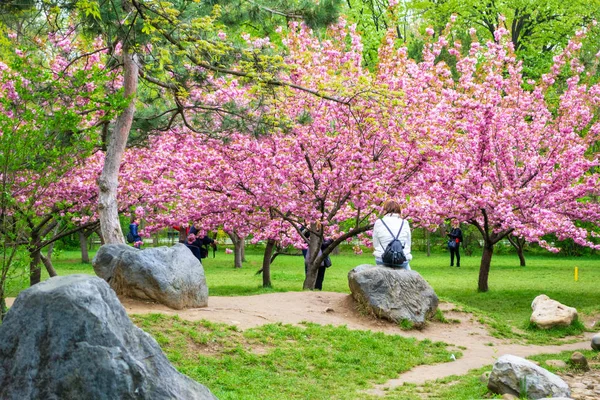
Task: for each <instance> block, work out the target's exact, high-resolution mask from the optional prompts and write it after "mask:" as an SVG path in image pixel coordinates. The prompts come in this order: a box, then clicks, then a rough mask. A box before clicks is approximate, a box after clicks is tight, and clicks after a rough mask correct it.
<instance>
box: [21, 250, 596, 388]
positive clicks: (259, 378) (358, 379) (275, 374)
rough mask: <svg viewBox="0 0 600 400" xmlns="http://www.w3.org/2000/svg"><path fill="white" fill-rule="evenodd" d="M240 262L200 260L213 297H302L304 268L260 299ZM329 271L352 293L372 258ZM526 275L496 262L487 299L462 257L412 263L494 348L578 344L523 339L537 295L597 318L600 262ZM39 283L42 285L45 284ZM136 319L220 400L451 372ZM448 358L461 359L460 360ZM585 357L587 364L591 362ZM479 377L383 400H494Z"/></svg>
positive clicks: (71, 266) (321, 337)
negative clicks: (480, 326) (457, 262)
mask: <svg viewBox="0 0 600 400" xmlns="http://www.w3.org/2000/svg"><path fill="white" fill-rule="evenodd" d="M91 256H93V254H91ZM78 257H79V253H78V252H66V251H65V252H61V253H60V254H58V256H57V257H55V258H54V264H55V267H56V269H57V271H58V273H59V274H60V275H65V274H74V273H85V274H93V273H94V272H93V268H92V266H91V265H90V264H83V263H81V262H79V261H78ZM247 258H248V261H247V262H246V263H244V267H243V268H241V269H234V268H233V255H229V254H225V253H224V252H223V251H221V252H219V253H218V254H217V257H216V258H214V259H213V258H208V259H206V260H204V263H203V264H204V269H205V272H206V277H207V282H208V285H209V291H210V295H212V296H240V295H255V294H261V293H269V292H286V291H300V290H302V282H303V280H304V266H303V259H302V257H300V256H279V257H278V258H277V259H276V260H275V262H274V263H273V265H272V267H271V270H272V271H271V277H272V283H273V287H272V288H269V289H264V288H262V287H261V284H262V276H260V275H256V274H255V273H256V271H257V270H258V269H260V267H261V265H262V254H261V252H260V250H257V249H252V248H250V249H248V252H247ZM332 261H333V266H332V267H331V268H329V269H328V270H327V274H326V277H325V282H324V288H325V290H327V291H335V292H343V293H349V289H348V279H347V274H348V271H349V270H351V269H352V268H354V267H355V266H357V265H359V264H363V263H372V261H373V260H372V257H371V256H370V255H361V256H356V255H354V254H348V253H342V254H341V255H334V256H332ZM527 263H528V265H527V267H520V266H518V258H517V257H516V256H515V255H495V256H494V258H493V260H492V269H491V271H490V280H489V287H490V291H489V292H487V293H479V292H477V279H478V273H479V257H477V256H472V257H466V256H463V258H462V260H461V268H460V269H459V268H451V267H449V257H448V255H447V254H441V253H440V254H433V255H432V256H431V257H426V256H425V255H424V254H421V253H415V254H414V260H413V261H412V262H411V266H412V268H413V269H414V270H416V271H418V272H419V273H421V275H422V276H423V277H424V278H425V279H426V280H427V281H428V282H429V283H430V284H431V286H432V287H433V288H434V290H435V291H436V293H437V294H438V296H439V297H440V298H441V299H443V300H447V301H452V302H454V303H456V304H457V307H458V308H459V309H462V310H465V311H468V312H472V313H473V314H474V315H475V317H476V318H477V319H478V320H480V321H482V322H484V323H486V324H487V325H488V326H489V327H490V328H491V331H492V332H493V334H494V335H496V336H498V337H505V338H512V339H520V340H524V341H526V342H529V343H540V344H544V343H552V342H553V341H555V339H556V338H560V337H564V336H570V335H576V334H578V333H580V332H581V331H582V330H583V329H584V327H583V325H582V324H581V323H576V324H574V325H573V326H571V327H567V328H557V329H552V330H539V329H535V328H533V327H531V326H530V324H529V317H530V315H531V302H532V300H533V299H534V298H535V297H536V296H537V295H539V294H546V295H548V296H550V297H551V298H553V299H555V300H558V301H560V302H562V303H564V304H566V305H569V306H572V307H575V308H577V309H578V311H579V312H580V314H581V313H598V312H600V291H598V290H597V283H596V282H598V281H599V279H600V257H592V256H589V257H585V258H562V257H558V256H553V255H547V256H529V257H527ZM575 266H577V267H579V281H577V282H575V281H574V279H573V269H574V267H575ZM44 279H47V276H46V275H45V272H44ZM26 286H27V279H26V275H25V274H22V276H21V277H20V278H19V279H15V280H13V281H11V282H10V285H9V288H10V290H11V291H10V295H15V294H17V293H18V291H20V290H22V289H23V288H25V287H26ZM133 319H134V321H135V322H136V323H137V324H138V325H139V326H140V327H142V328H143V329H144V330H146V331H148V332H149V333H150V334H152V335H153V336H154V337H155V339H156V340H157V341H158V343H159V344H160V345H161V347H162V348H163V349H164V350H165V352H166V354H167V356H168V357H169V359H170V360H171V362H173V363H174V365H175V366H176V367H177V368H178V369H179V370H180V371H181V372H183V373H185V374H187V375H188V376H190V377H192V378H194V379H197V380H198V381H200V382H202V383H203V384H206V385H207V386H208V387H209V388H210V389H211V390H212V391H213V392H214V393H215V394H216V395H217V396H218V398H220V399H270V398H273V399H275V398H290V399H293V398H302V399H320V398H332V399H356V398H361V399H375V398H376V397H373V396H369V395H368V394H366V393H365V392H363V391H364V390H366V389H369V388H371V387H373V385H374V384H376V383H382V382H384V381H386V380H387V379H390V378H395V377H397V375H398V373H400V372H402V371H407V370H409V369H411V368H412V367H414V366H416V365H420V364H427V363H436V362H444V361H448V360H449V352H448V351H447V350H446V348H445V345H444V344H442V343H432V342H430V341H423V342H419V341H416V340H413V339H406V338H402V337H400V336H395V335H384V334H382V333H374V332H370V331H351V330H348V329H346V328H345V327H333V326H319V325H315V324H309V323H306V324H304V325H303V326H301V327H294V326H289V325H281V324H275V325H273V324H271V325H265V326H262V327H259V328H255V329H250V330H247V331H244V332H241V331H239V330H238V329H237V328H236V327H234V326H227V325H221V324H213V323H209V322H206V321H201V322H187V321H182V320H179V319H178V318H176V317H175V318H172V317H165V316H162V315H148V316H136V317H134V318H133ZM436 319H437V320H438V321H440V322H445V323H454V322H455V321H453V320H449V321H448V320H446V318H445V317H444V315H443V313H441V312H440V313H438V314H437V315H436ZM515 328H518V329H515ZM452 352H454V353H455V354H457V353H456V349H453V351H452ZM457 355H458V354H457ZM569 355H570V353H568V355H567V354H566V353H565V354H564V355H558V356H557V355H552V356H547V358H559V359H563V358H564V359H565V361H566V360H567V359H568V356H569ZM586 355H587V354H586ZM591 356H593V354H591V355H590V356H588V358H590V357H591ZM540 357H542V358H540V359H539V360H543V357H545V356H540ZM561 357H562V358H561ZM537 358H538V357H534V359H537ZM549 369H550V370H552V368H549ZM486 370H487V371H489V370H491V366H489V367H486V368H482V369H479V370H474V371H471V372H469V374H467V375H464V376H460V377H457V376H452V377H448V378H445V379H442V380H438V381H436V382H430V383H427V384H426V385H424V386H415V385H405V386H403V387H400V388H395V389H393V390H389V391H387V392H386V396H385V398H386V399H392V400H395V399H415V398H430V399H449V398H452V399H457V400H460V399H475V398H494V397H492V396H491V395H490V394H488V393H487V388H486V386H485V384H483V383H481V382H480V381H479V376H480V375H481V373H483V372H484V371H486ZM498 398H499V397H498Z"/></svg>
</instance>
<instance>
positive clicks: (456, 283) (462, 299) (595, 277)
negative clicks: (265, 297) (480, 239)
mask: <svg viewBox="0 0 600 400" xmlns="http://www.w3.org/2000/svg"><path fill="white" fill-rule="evenodd" d="M221 250H222V249H221ZM90 256H93V254H91V255H90ZM413 256H414V258H413V261H412V262H411V266H412V268H413V269H414V270H416V271H418V272H419V273H420V274H421V275H422V276H423V277H424V278H425V279H426V280H427V281H428V282H429V283H430V284H431V286H432V287H433V288H434V290H435V292H436V293H437V294H438V296H439V297H440V298H441V299H442V300H446V301H451V302H454V303H456V304H457V305H458V307H459V308H461V309H464V310H466V311H470V312H474V313H475V314H476V315H477V316H478V317H480V318H481V320H482V321H484V322H486V323H487V324H488V325H490V326H491V327H493V328H494V329H493V332H494V333H495V334H496V335H497V336H501V337H508V338H517V336H516V335H514V334H512V333H511V330H512V329H511V327H516V328H518V329H520V330H527V328H528V325H529V324H528V321H529V317H530V316H531V302H532V301H533V299H534V298H535V297H536V296H538V295H539V294H546V295H548V296H549V297H550V298H552V299H555V300H557V301H560V302H561V303H563V304H566V305H568V306H571V307H575V308H577V310H578V311H579V312H580V313H589V314H591V313H598V312H600V290H598V289H597V282H600V256H595V257H594V256H587V257H572V258H567V257H561V256H557V255H553V254H548V255H544V256H533V255H532V256H527V266H526V267H520V266H519V260H518V258H517V257H516V255H513V254H508V255H504V254H501V255H494V257H493V259H492V267H491V271H490V276H489V288H490V290H489V291H488V292H486V293H479V292H477V280H478V275H479V261H480V259H479V257H478V256H470V257H467V256H464V255H463V257H462V260H461V268H452V267H450V266H449V256H448V254H447V253H433V254H432V255H431V256H430V257H427V256H426V255H425V254H423V253H418V252H416V253H414V254H413ZM78 257H79V253H78V252H76V251H73V252H71V251H63V252H61V253H60V254H59V255H58V257H55V258H54V260H53V261H54V264H55V267H56V269H57V271H58V273H59V275H63V274H73V273H86V274H93V273H94V272H93V268H92V266H91V265H90V264H83V263H81V262H80V261H78ZM246 258H247V260H248V261H247V262H245V263H244V266H243V268H240V269H234V268H233V254H225V253H224V251H219V252H217V254H216V258H212V256H209V258H207V259H205V260H204V261H203V265H204V269H205V272H206V279H207V282H208V286H209V294H210V295H212V296H240V295H254V294H262V293H271V292H287V291H301V290H302V282H303V280H304V265H303V259H302V256H288V255H280V256H278V257H277V258H276V259H275V261H274V262H273V264H272V266H271V281H272V284H273V287H272V288H262V275H256V272H257V271H258V270H259V269H260V268H261V265H262V252H261V249H259V248H253V247H249V248H248V249H247V255H246ZM372 261H373V258H372V256H371V255H370V254H362V255H355V254H353V253H351V252H344V251H342V253H341V254H339V255H333V256H332V262H333V266H332V267H331V268H329V269H328V270H327V273H326V276H325V281H324V284H323V287H324V289H325V290H327V291H333V292H342V293H349V288H348V278H347V275H348V271H350V270H351V269H352V268H354V267H355V266H357V265H360V264H364V263H372ZM575 266H577V267H578V269H579V279H578V281H575V280H574V267H575ZM46 278H47V275H46V273H45V271H44V279H46ZM26 286H27V280H26V279H24V278H23V279H21V281H20V282H17V283H16V284H15V283H14V282H13V283H11V285H10V287H9V289H10V291H9V296H14V295H16V293H18V291H20V290H22V289H23V288H25V287H26ZM580 331H581V327H576V328H575V329H570V330H569V329H568V330H558V331H550V332H545V331H544V332H539V331H537V330H534V331H526V332H525V335H526V336H527V337H528V338H529V340H530V341H533V342H536V343H544V341H545V340H546V338H551V337H555V336H559V337H560V336H564V335H567V334H576V333H579V332H580Z"/></svg>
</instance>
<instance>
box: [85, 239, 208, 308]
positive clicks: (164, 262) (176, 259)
mask: <svg viewBox="0 0 600 400" xmlns="http://www.w3.org/2000/svg"><path fill="white" fill-rule="evenodd" d="M92 265H93V266H94V271H95V272H96V275H98V276H99V277H101V278H102V279H104V280H106V281H107V282H108V283H109V285H110V287H111V288H113V290H114V291H115V292H116V293H117V294H118V295H122V296H127V297H133V298H138V299H142V300H152V301H156V302H158V303H161V304H164V305H166V306H168V307H171V308H174V309H177V310H180V309H182V308H186V307H194V308H195V307H206V306H207V305H208V287H207V286H206V277H205V275H204V268H202V264H201V263H200V261H198V259H197V258H196V257H194V255H193V254H192V252H191V251H190V250H189V249H188V248H187V247H186V246H184V245H183V244H179V243H177V244H176V245H175V246H173V247H154V248H148V249H144V250H138V249H134V248H133V247H130V246H127V245H123V244H109V245H104V246H102V247H100V249H99V250H98V252H97V253H96V256H95V257H94V260H93V261H92Z"/></svg>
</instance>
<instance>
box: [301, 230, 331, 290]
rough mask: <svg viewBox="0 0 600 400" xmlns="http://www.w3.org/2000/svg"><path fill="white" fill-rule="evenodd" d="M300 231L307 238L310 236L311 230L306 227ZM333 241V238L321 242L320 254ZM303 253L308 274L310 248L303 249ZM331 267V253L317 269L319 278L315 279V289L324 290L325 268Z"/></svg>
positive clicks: (306, 273) (305, 270)
mask: <svg viewBox="0 0 600 400" xmlns="http://www.w3.org/2000/svg"><path fill="white" fill-rule="evenodd" d="M300 232H301V233H302V234H303V235H304V237H306V238H309V237H310V232H309V231H308V229H306V228H305V227H302V228H301V230H300ZM331 243H333V240H332V239H325V240H323V243H321V249H320V250H319V255H321V253H322V252H323V250H325V249H326V248H327V247H329V245H331ZM302 255H303V256H304V274H305V275H308V259H309V255H310V253H309V252H308V249H303V250H302ZM329 267H331V258H329V255H327V257H325V259H324V260H323V261H322V262H321V265H320V266H319V269H318V271H317V279H316V281H315V289H317V290H323V280H324V279H325V270H326V269H327V268H329Z"/></svg>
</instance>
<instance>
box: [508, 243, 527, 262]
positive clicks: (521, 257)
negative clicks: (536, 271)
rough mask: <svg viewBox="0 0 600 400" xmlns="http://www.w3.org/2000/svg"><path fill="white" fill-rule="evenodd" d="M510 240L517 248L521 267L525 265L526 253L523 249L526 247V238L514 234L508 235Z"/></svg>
mask: <svg viewBox="0 0 600 400" xmlns="http://www.w3.org/2000/svg"><path fill="white" fill-rule="evenodd" d="M508 241H509V242H510V244H512V245H513V247H514V248H515V249H516V250H517V255H518V256H519V264H520V265H521V267H524V266H525V254H524V253H523V250H524V249H525V239H521V238H518V237H514V236H508Z"/></svg>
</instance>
